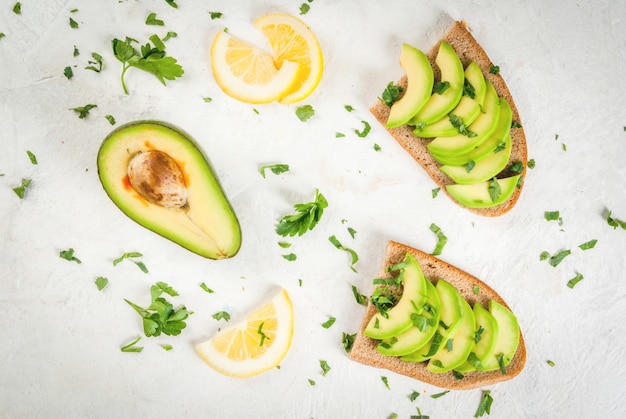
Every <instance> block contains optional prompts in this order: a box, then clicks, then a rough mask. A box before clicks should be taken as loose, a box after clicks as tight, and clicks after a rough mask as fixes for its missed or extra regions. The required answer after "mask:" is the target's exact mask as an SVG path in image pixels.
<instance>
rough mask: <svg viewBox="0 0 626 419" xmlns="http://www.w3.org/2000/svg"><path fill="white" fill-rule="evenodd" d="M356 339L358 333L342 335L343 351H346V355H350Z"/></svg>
mask: <svg viewBox="0 0 626 419" xmlns="http://www.w3.org/2000/svg"><path fill="white" fill-rule="evenodd" d="M355 337H356V333H353V334H348V333H342V334H341V343H343V349H344V350H345V351H346V353H350V350H351V349H352V345H353V344H354V338H355Z"/></svg>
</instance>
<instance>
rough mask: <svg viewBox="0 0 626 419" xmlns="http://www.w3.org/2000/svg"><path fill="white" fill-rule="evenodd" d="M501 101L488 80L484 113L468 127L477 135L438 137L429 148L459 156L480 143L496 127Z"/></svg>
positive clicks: (437, 152) (445, 154)
mask: <svg viewBox="0 0 626 419" xmlns="http://www.w3.org/2000/svg"><path fill="white" fill-rule="evenodd" d="M499 102H500V100H499V98H498V93H496V89H495V88H494V87H493V85H492V84H491V83H490V82H489V81H487V94H486V95H485V104H484V106H483V113H481V114H480V115H479V116H478V118H476V120H475V121H474V122H472V123H471V124H470V125H469V126H468V127H467V129H468V130H470V131H471V132H473V133H474V134H475V135H474V136H472V137H470V136H468V135H464V134H460V133H458V134H456V135H453V136H452V137H437V138H435V139H434V140H432V141H431V142H430V144H428V150H430V152H431V153H435V154H439V155H441V156H458V155H459V154H464V153H467V152H468V151H471V150H472V149H473V148H474V147H476V146H478V145H480V144H481V143H482V142H483V141H485V140H487V138H489V136H490V135H491V134H492V133H493V131H494V130H495V129H496V126H497V122H498V117H499V116H500V103H499Z"/></svg>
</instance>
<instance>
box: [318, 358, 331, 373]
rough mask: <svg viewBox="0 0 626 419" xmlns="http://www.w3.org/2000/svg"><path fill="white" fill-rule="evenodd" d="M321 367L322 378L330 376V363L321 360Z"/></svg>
mask: <svg viewBox="0 0 626 419" xmlns="http://www.w3.org/2000/svg"><path fill="white" fill-rule="evenodd" d="M320 367H321V368H322V377H324V376H326V374H328V371H330V366H329V365H328V362H326V361H324V360H323V359H320Z"/></svg>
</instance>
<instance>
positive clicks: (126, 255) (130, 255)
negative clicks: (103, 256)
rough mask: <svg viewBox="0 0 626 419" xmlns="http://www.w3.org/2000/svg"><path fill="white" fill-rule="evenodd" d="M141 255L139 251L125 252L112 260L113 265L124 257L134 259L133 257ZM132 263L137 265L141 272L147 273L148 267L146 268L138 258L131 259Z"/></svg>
mask: <svg viewBox="0 0 626 419" xmlns="http://www.w3.org/2000/svg"><path fill="white" fill-rule="evenodd" d="M142 256H143V255H142V254H141V253H139V252H126V253H124V254H122V256H120V257H118V258H117V259H114V260H113V266H116V265H117V264H118V263H120V262H121V261H123V260H124V259H135V258H139V257H142ZM133 263H134V264H135V265H137V267H139V269H141V272H143V273H146V274H147V273H148V268H146V265H145V264H144V263H143V262H141V261H139V260H133Z"/></svg>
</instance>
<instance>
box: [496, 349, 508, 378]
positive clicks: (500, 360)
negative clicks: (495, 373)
mask: <svg viewBox="0 0 626 419" xmlns="http://www.w3.org/2000/svg"><path fill="white" fill-rule="evenodd" d="M496 359H497V360H498V365H499V366H500V372H501V373H502V375H506V367H505V366H504V354H503V353H499V354H498V355H496Z"/></svg>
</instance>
